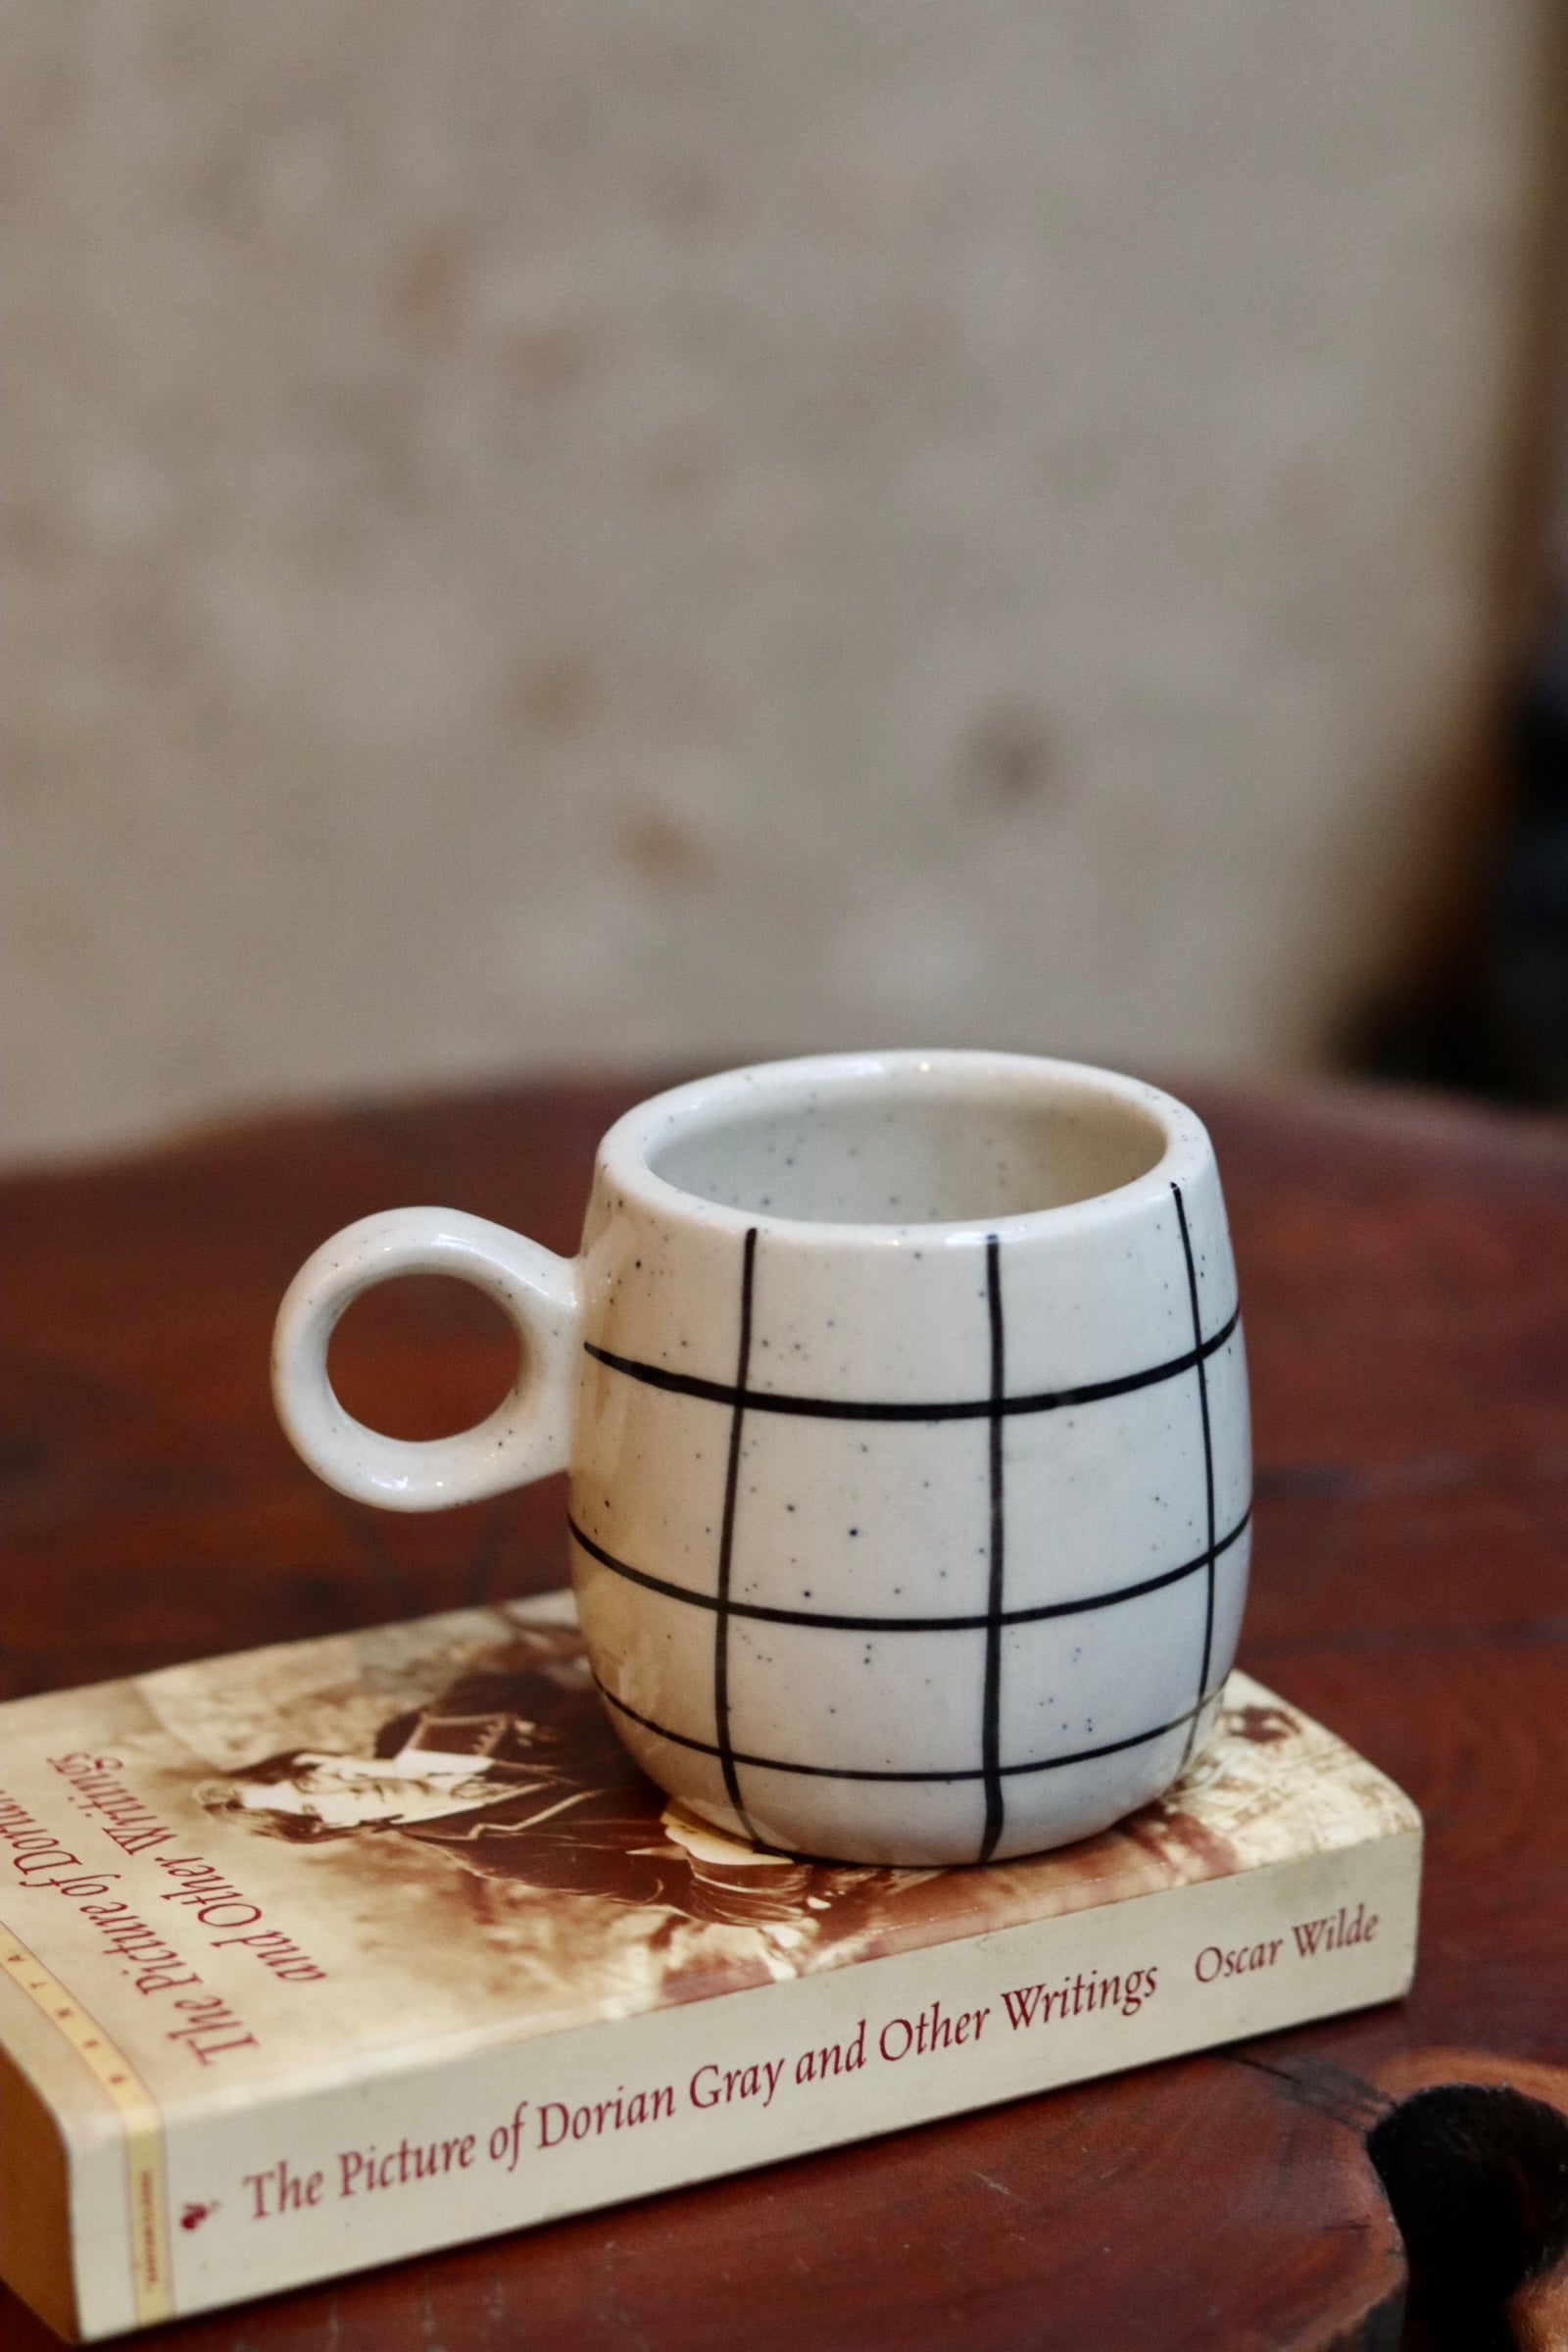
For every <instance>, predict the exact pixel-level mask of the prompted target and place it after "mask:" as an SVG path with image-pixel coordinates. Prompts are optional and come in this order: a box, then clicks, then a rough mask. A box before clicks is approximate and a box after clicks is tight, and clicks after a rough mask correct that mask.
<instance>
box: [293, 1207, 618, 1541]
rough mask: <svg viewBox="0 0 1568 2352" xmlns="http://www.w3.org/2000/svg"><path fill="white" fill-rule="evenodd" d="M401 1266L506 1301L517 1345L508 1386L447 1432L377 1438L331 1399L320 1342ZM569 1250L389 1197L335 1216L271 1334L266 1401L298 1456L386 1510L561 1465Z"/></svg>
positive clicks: (569, 1362) (577, 1295)
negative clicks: (472, 1420) (374, 1212)
mask: <svg viewBox="0 0 1568 2352" xmlns="http://www.w3.org/2000/svg"><path fill="white" fill-rule="evenodd" d="M400 1274H454V1275H456V1276H457V1277H458V1278H459V1280H460V1281H463V1282H471V1283H472V1284H473V1286H474V1288H475V1289H476V1290H480V1291H484V1292H486V1293H487V1294H488V1295H489V1297H490V1298H492V1299H495V1300H496V1302H497V1304H498V1305H499V1306H502V1307H504V1308H505V1310H506V1312H507V1314H508V1315H509V1316H510V1317H511V1319H512V1322H513V1324H514V1326H515V1330H516V1334H517V1338H518V1340H519V1341H520V1343H521V1346H522V1362H521V1364H520V1366H519V1368H518V1372H517V1378H516V1380H515V1383H514V1385H513V1388H512V1391H511V1394H510V1395H509V1396H507V1397H503V1399H502V1401H501V1402H500V1404H498V1405H497V1407H496V1409H495V1411H494V1412H493V1413H492V1414H491V1415H490V1416H489V1418H488V1419H487V1420H484V1421H480V1422H478V1423H476V1424H475V1426H474V1427H473V1428H472V1429H466V1430H462V1431H460V1433H459V1434H458V1435H457V1436H456V1437H452V1438H434V1439H430V1440H427V1441H423V1442H412V1441H410V1440H408V1439H404V1438H388V1437H383V1436H382V1435H381V1433H380V1431H379V1430H374V1429H368V1428H367V1427H366V1425H365V1423H364V1422H363V1421H356V1420H355V1418H354V1416H353V1414H352V1413H347V1412H345V1411H344V1409H343V1407H342V1405H341V1404H339V1402H338V1400H337V1397H335V1396H334V1394H333V1392H332V1384H331V1381H330V1380H329V1379H328V1377H327V1370H326V1348H327V1342H328V1341H329V1340H330V1339H331V1336H332V1331H333V1327H334V1325H335V1324H336V1322H337V1319H338V1317H339V1316H340V1315H341V1314H342V1312H343V1310H344V1308H345V1307H347V1306H348V1305H350V1304H351V1303H352V1301H353V1300H354V1299H358V1298H359V1297H360V1295H361V1293H362V1292H364V1291H368V1290H371V1289H373V1287H374V1286H375V1284H376V1283H378V1282H391V1281H393V1280H395V1278H396V1277H397V1276H398V1275H400ZM581 1319H582V1317H581V1291H580V1286H579V1280H578V1269H577V1263H576V1261H575V1259H572V1258H567V1257H557V1256H556V1255H555V1253H554V1251H553V1250H543V1249H541V1248H540V1246H539V1244H538V1243H537V1242H530V1241H525V1240H524V1239H523V1237H522V1235H521V1234H520V1233H510V1232H509V1231H508V1230H507V1228H506V1226H504V1225H492V1224H491V1223H490V1221H489V1219H488V1218H487V1217H470V1216H466V1215H465V1214H464V1212H463V1210H462V1209H456V1208H394V1209H388V1210H386V1211H384V1212H383V1213H382V1214H381V1215H380V1216H374V1217H362V1218H361V1219H360V1221H359V1223H358V1224H357V1225H345V1227H344V1228H343V1231H342V1232H341V1233H339V1234H334V1236H333V1237H332V1239H331V1241H329V1242H323V1243H322V1245H321V1247H320V1249H319V1250H317V1251H316V1253H315V1255H314V1256H313V1257H309V1258H307V1259H306V1261H305V1263H304V1265H303V1266H301V1268H300V1270H299V1272H298V1273H297V1274H296V1275H295V1277H294V1279H293V1281H292V1282H291V1283H290V1284H289V1287H288V1289H287V1291H286V1292H285V1294H284V1297H283V1303H282V1305H281V1306H280V1307H279V1308H278V1312H277V1327H276V1330H275V1332H274V1334H273V1339H272V1400H273V1402H274V1403H275V1405H276V1407H277V1417H278V1419H279V1420H280V1421H281V1422H282V1424H283V1428H284V1430H285V1432H286V1433H287V1435H288V1437H289V1438H290V1439H291V1441H292V1442H293V1444H294V1446H295V1447H296V1448H297V1450H298V1451H299V1453H300V1454H301V1455H302V1456H303V1457H304V1459H305V1460H306V1461H307V1462H308V1463H309V1464H310V1467H311V1468H312V1469H313V1470H314V1471H315V1472H316V1473H317V1475H318V1476H319V1477H320V1478H323V1479H325V1481H326V1483H327V1485H328V1486H329V1487H335V1488H336V1489H337V1491H338V1493H339V1494H340V1495H351V1496H352V1497H353V1499H354V1500H355V1501H356V1502H377V1503H379V1504H380V1505H381V1508H382V1509H383V1510H387V1511H444V1510H449V1509H450V1508H451V1507H452V1506H453V1505H454V1504H455V1503H460V1502H478V1501H479V1500H481V1498H482V1497H483V1496H485V1495H500V1494H504V1493H505V1491H506V1490H507V1488H509V1487H522V1486H526V1485H527V1484H528V1482H529V1481H530V1480H531V1479H535V1478H543V1477H545V1476H546V1475H547V1474H548V1473H549V1472H550V1471H552V1470H564V1468H565V1466H566V1454H567V1447H568V1443H569V1439H570V1433H571V1394H572V1375H573V1371H574V1369H575V1364H576V1357H577V1347H578V1340H579V1336H580V1329H581Z"/></svg>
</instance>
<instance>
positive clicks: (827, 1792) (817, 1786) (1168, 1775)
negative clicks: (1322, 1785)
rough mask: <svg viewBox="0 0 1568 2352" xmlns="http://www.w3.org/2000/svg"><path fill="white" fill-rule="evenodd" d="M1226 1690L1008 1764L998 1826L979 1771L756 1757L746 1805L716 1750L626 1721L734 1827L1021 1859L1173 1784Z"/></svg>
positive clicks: (711, 1815) (885, 1862)
mask: <svg viewBox="0 0 1568 2352" xmlns="http://www.w3.org/2000/svg"><path fill="white" fill-rule="evenodd" d="M1220 1698H1221V1692H1220V1691H1215V1692H1214V1694H1213V1695H1212V1697H1210V1698H1209V1699H1208V1700H1207V1701H1206V1702H1205V1704H1204V1706H1203V1708H1202V1710H1201V1713H1200V1715H1199V1716H1198V1719H1197V1723H1196V1726H1190V1725H1188V1724H1177V1725H1175V1726H1173V1727H1172V1728H1171V1730H1169V1731H1168V1732H1164V1733H1162V1734H1161V1735H1160V1736H1159V1738H1158V1739H1156V1740H1149V1741H1147V1742H1144V1743H1140V1744H1139V1745H1138V1746H1136V1747H1128V1748H1125V1749H1123V1750H1121V1751H1120V1752H1119V1753H1117V1754H1114V1755H1104V1756H1094V1757H1087V1758H1085V1759H1083V1760H1082V1761H1081V1762H1078V1763H1074V1764H1064V1765H1060V1766H1057V1767H1054V1768H1053V1769H1050V1770H1046V1771H1039V1772H1033V1773H1030V1774H1027V1775H1023V1774H1020V1775H1017V1776H1008V1775H1006V1774H1004V1775H1003V1776H1002V1779H1001V1786H1000V1795H1001V1806H1000V1811H1001V1821H1000V1825H999V1826H998V1827H997V1828H996V1833H995V1836H994V1838H993V1836H992V1834H991V1832H992V1824H993V1821H994V1820H995V1814H994V1812H993V1813H991V1814H989V1815H988V1802H987V1799H988V1792H987V1789H986V1788H985V1787H984V1785H983V1784H982V1783H981V1781H980V1780H979V1779H977V1778H973V1777H970V1778H966V1779H963V1780H956V1781H947V1782H922V1783H917V1784H913V1785H911V1784H910V1783H908V1782H902V1783H901V1782H875V1781H857V1780H849V1779H845V1780H836V1779H832V1778H830V1777H828V1776H827V1775H825V1774H824V1775H822V1776H820V1777H818V1776H815V1775H810V1776H809V1775H805V1774H794V1773H787V1772H783V1771H779V1770H776V1769H768V1768H762V1767H759V1766H752V1765H748V1766H745V1767H743V1768H742V1769H741V1770H740V1771H739V1772H738V1774H737V1776H736V1777H737V1783H738V1787H739V1790H740V1797H741V1803H742V1806H743V1808H744V1812H743V1813H737V1811H736V1809H735V1806H734V1804H733V1803H732V1801H731V1799H730V1797H729V1794H728V1792H727V1789H726V1788H725V1786H724V1782H723V1778H722V1775H721V1773H720V1770H719V1766H718V1763H717V1760H716V1759H714V1758H709V1757H707V1756H697V1755H693V1754H692V1753H691V1752H690V1751H681V1750H678V1749H673V1748H672V1747H671V1746H670V1744H669V1743H668V1742H666V1741H664V1740H661V1739H660V1738H659V1737H658V1736H657V1735H656V1734H650V1733H649V1732H647V1731H644V1730H643V1729H642V1728H641V1727H640V1726H638V1725H636V1724H634V1723H627V1722H625V1721H621V1720H616V1723H615V1728H616V1730H617V1731H618V1732H619V1734H620V1737H621V1739H622V1740H623V1742H624V1744H625V1745H626V1747H627V1748H628V1749H629V1750H630V1752H631V1754H632V1756H633V1757H634V1758H635V1760H636V1762H637V1763H638V1764H639V1765H640V1766H641V1767H642V1769H643V1771H645V1772H646V1773H647V1774H648V1776H649V1778H650V1779H651V1780H653V1781H655V1782H657V1783H658V1785H659V1786H660V1788H662V1789H664V1790H665V1791H666V1793H667V1794H669V1795H670V1796H672V1797H674V1798H676V1799H677V1800H678V1802H679V1803H680V1804H681V1805H682V1806H683V1807H684V1808H685V1809H686V1810H687V1811H688V1812H689V1813H691V1814H694V1815H695V1816H696V1817H697V1818H698V1819H699V1820H701V1821H703V1822H706V1823H707V1824H708V1825H709V1826H710V1827H711V1828H712V1829H714V1830H717V1831H718V1832H720V1833H721V1834H722V1835H723V1836H725V1837H727V1838H738V1839H741V1840H743V1841H744V1842H746V1843H748V1844H751V1845H754V1846H758V1847H760V1848H762V1849H764V1850H765V1851H768V1852H771V1853H779V1854H788V1855H791V1856H793V1857H796V1858H798V1859H800V1860H803V1861H810V1862H825V1863H858V1864H860V1865H862V1866H864V1867H866V1868H872V1869H884V1870H886V1869H894V1870H931V1869H953V1868H956V1867H961V1866H963V1865H965V1864H975V1863H1005V1862H1021V1861H1024V1860H1026V1859H1028V1858H1029V1857H1031V1856H1033V1855H1036V1854H1043V1853H1049V1852H1051V1851H1053V1850H1054V1848H1055V1847H1057V1846H1063V1845H1072V1844H1076V1843H1077V1842H1078V1841H1079V1840H1080V1839H1082V1838H1093V1837H1096V1836H1098V1835H1099V1834H1100V1833H1101V1832H1102V1831H1103V1830H1108V1829H1110V1828H1112V1827H1113V1826H1114V1825H1115V1824H1116V1823H1117V1822H1118V1821H1124V1820H1125V1819H1126V1818H1127V1816H1128V1815H1129V1814H1132V1813H1136V1812H1137V1811H1138V1810H1139V1809H1140V1807H1142V1806H1144V1805H1147V1804H1151V1803H1152V1802H1153V1800H1154V1799H1155V1798H1156V1797H1160V1796H1163V1795H1165V1794H1166V1792H1167V1791H1168V1790H1169V1789H1171V1788H1172V1787H1173V1786H1174V1785H1175V1784H1176V1782H1177V1781H1178V1780H1180V1779H1181V1777H1182V1776H1183V1775H1184V1773H1186V1772H1188V1771H1189V1770H1191V1768H1192V1767H1193V1765H1194V1764H1196V1763H1197V1762H1198V1761H1199V1760H1200V1758H1201V1756H1202V1754H1203V1751H1204V1749H1205V1748H1206V1746H1207V1744H1208V1741H1209V1740H1210V1738H1211V1737H1212V1734H1213V1731H1214V1726H1215V1722H1216V1719H1217V1717H1218V1713H1219V1707H1220Z"/></svg>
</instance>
